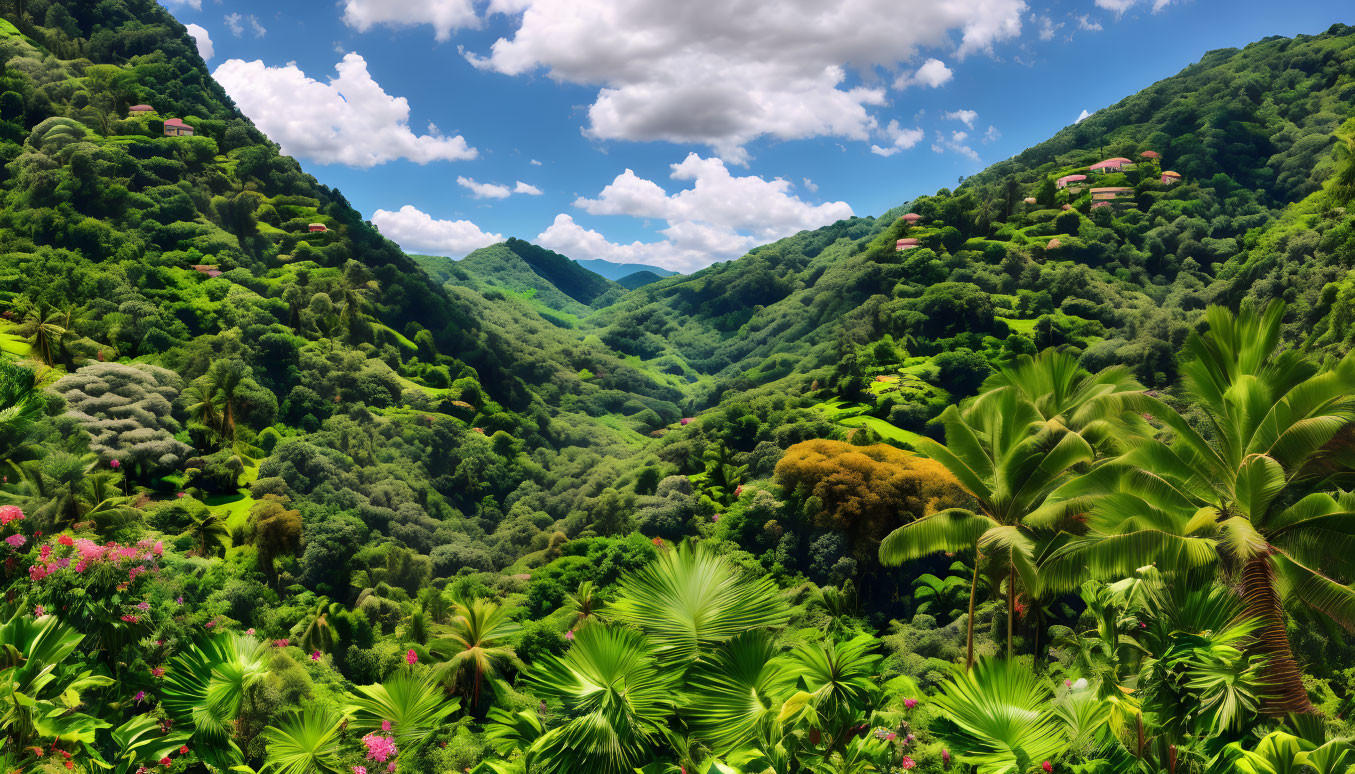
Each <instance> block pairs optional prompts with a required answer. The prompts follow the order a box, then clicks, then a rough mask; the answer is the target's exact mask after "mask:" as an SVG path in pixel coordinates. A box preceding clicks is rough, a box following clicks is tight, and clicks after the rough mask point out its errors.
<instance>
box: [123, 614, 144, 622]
mask: <svg viewBox="0 0 1355 774" xmlns="http://www.w3.org/2000/svg"><path fill="white" fill-rule="evenodd" d="M122 620H123V622H124V623H136V622H137V621H140V620H141V619H140V618H137V617H136V616H134V615H124V616H123V617H122Z"/></svg>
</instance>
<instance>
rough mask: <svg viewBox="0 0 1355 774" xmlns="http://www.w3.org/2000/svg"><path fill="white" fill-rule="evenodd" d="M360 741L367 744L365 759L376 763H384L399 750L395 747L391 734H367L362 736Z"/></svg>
mask: <svg viewBox="0 0 1355 774" xmlns="http://www.w3.org/2000/svg"><path fill="white" fill-rule="evenodd" d="M362 743H363V744H364V745H366V746H367V759H368V760H372V761H376V762H377V763H385V762H386V760H387V759H388V758H394V757H395V756H396V754H398V752H399V751H398V750H396V749H395V737H392V736H379V735H377V734H368V735H366V736H364V737H362Z"/></svg>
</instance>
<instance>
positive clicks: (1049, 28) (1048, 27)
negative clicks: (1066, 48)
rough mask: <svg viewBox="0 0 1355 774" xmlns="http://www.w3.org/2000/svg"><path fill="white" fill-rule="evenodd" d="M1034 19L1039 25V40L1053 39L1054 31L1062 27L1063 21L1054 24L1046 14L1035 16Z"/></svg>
mask: <svg viewBox="0 0 1355 774" xmlns="http://www.w3.org/2000/svg"><path fill="white" fill-rule="evenodd" d="M1035 21H1036V22H1038V23H1039V25H1040V29H1039V32H1038V34H1039V36H1040V40H1053V39H1054V35H1055V33H1057V32H1058V31H1059V30H1060V29H1062V28H1063V22H1059V23H1058V24H1055V23H1054V20H1053V19H1051V18H1049V17H1048V16H1036V17H1035Z"/></svg>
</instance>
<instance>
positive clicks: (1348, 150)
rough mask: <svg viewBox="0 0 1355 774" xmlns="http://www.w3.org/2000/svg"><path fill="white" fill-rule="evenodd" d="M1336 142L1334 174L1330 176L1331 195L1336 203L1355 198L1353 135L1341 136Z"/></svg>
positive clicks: (1354, 139) (1346, 201) (1354, 142)
mask: <svg viewBox="0 0 1355 774" xmlns="http://www.w3.org/2000/svg"><path fill="white" fill-rule="evenodd" d="M1337 139H1338V140H1339V142H1338V143H1337V144H1336V162H1337V165H1338V166H1337V169H1336V174H1335V175H1333V176H1332V181H1331V197H1332V199H1333V200H1335V202H1336V203H1337V204H1338V205H1344V204H1348V203H1349V202H1350V200H1351V199H1355V137H1341V136H1340V135H1337Z"/></svg>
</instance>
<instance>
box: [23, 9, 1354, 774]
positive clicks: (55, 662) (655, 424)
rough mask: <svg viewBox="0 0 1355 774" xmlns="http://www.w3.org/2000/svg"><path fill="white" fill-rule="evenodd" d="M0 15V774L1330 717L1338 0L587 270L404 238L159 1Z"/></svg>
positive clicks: (558, 760)
mask: <svg viewBox="0 0 1355 774" xmlns="http://www.w3.org/2000/svg"><path fill="white" fill-rule="evenodd" d="M0 16H3V19H4V21H0V63H3V69H0V162H3V166H2V167H0V301H3V305H0V351H3V353H4V356H3V357H0V462H2V463H3V464H4V466H5V469H6V474H5V475H4V476H0V479H3V480H0V536H3V539H2V540H0V552H3V556H4V561H3V563H0V572H3V574H4V579H5V594H4V595H3V599H2V600H0V612H3V616H0V618H2V619H3V620H0V644H3V646H4V647H3V648H0V650H3V651H4V653H5V654H6V655H5V656H4V657H3V658H0V678H2V679H0V683H3V684H4V685H6V686H8V687H9V689H8V691H6V692H3V695H0V717H3V718H5V721H4V722H3V723H0V742H3V743H0V768H3V769H4V770H5V771H11V770H23V771H49V770H50V771H79V772H94V771H107V770H114V771H116V772H119V773H120V774H132V773H133V772H144V771H149V770H152V769H154V768H156V767H167V768H168V770H185V771H199V770H204V769H210V770H216V771H255V770H259V771H262V770H269V771H287V772H293V774H303V772H304V773H305V774H309V773H310V772H312V771H354V772H358V774H362V773H363V772H365V771H366V770H367V767H371V768H372V769H373V771H375V770H377V768H378V767H379V766H385V767H387V769H388V770H389V771H393V772H396V774H400V773H401V772H404V773H405V774H409V773H410V772H425V771H429V772H432V771H436V772H442V771H463V772H464V771H472V772H474V774H491V772H492V774H538V773H539V772H606V774H628V773H629V772H633V771H642V772H645V773H646V774H672V773H673V772H679V771H688V772H701V773H702V774H710V772H719V773H720V774H729V772H735V774H754V773H756V774H766V772H768V771H771V772H775V773H776V774H830V772H831V773H833V774H837V773H838V772H842V771H869V770H883V771H888V770H913V769H916V770H918V771H925V772H929V773H931V774H936V773H937V772H942V771H951V770H956V768H957V767H965V766H978V767H981V770H984V771H989V770H991V771H999V770H1000V771H1022V772H1026V771H1036V770H1041V771H1065V770H1066V771H1086V772H1115V773H1116V774H1119V772H1125V771H1143V772H1149V771H1153V772H1157V771H1165V770H1175V771H1187V770H1189V771H1202V772H1203V771H1232V770H1241V769H1240V768H1238V767H1239V766H1241V765H1243V763H1244V762H1245V763H1251V764H1256V761H1257V760H1258V759H1259V760H1263V761H1264V762H1265V765H1266V766H1269V767H1270V768H1269V770H1277V771H1278V770H1296V769H1297V768H1298V767H1299V766H1300V765H1303V763H1304V761H1310V762H1311V761H1337V762H1338V763H1339V761H1341V760H1343V758H1342V757H1341V756H1348V755H1351V754H1355V748H1351V746H1350V743H1349V742H1348V741H1346V740H1347V739H1349V738H1352V737H1355V726H1352V724H1351V721H1350V720H1349V719H1348V718H1349V707H1350V705H1351V702H1352V701H1355V684H1353V683H1352V679H1351V675H1350V671H1349V666H1350V664H1352V663H1355V646H1352V645H1351V644H1350V638H1349V637H1348V635H1346V634H1345V633H1343V632H1342V630H1340V629H1338V628H1337V627H1339V626H1344V627H1351V626H1355V591H1352V590H1351V587H1350V586H1349V584H1350V583H1351V582H1352V581H1353V580H1355V565H1352V562H1351V560H1350V557H1351V555H1352V554H1351V550H1352V545H1351V541H1350V539H1349V535H1351V534H1355V526H1352V517H1351V514H1352V513H1355V502H1352V500H1351V496H1350V495H1348V494H1345V493H1344V492H1343V491H1340V490H1338V489H1336V487H1337V485H1339V484H1344V483H1346V482H1347V481H1348V480H1349V479H1350V471H1349V467H1350V465H1349V463H1348V457H1349V455H1348V451H1347V446H1348V443H1347V441H1348V438H1349V432H1350V428H1351V423H1350V417H1351V416H1355V413H1352V412H1355V405H1352V404H1351V398H1350V396H1352V395H1355V358H1348V357H1347V356H1348V355H1349V352H1350V350H1351V344H1352V341H1353V340H1355V334H1353V333H1352V330H1353V329H1352V325H1351V323H1352V321H1355V277H1352V274H1351V271H1350V270H1351V267H1352V266H1355V212H1352V210H1351V206H1352V205H1351V203H1352V201H1355V118H1352V116H1353V115H1355V29H1352V28H1350V27H1345V26H1341V25H1337V26H1335V27H1333V28H1332V29H1331V30H1329V31H1328V32H1327V33H1325V34H1322V35H1317V36H1308V37H1299V38H1295V39H1270V40H1266V41H1261V42H1259V43H1256V44H1253V45H1252V46H1249V47H1247V48H1246V49H1244V50H1241V51H1222V52H1211V53H1209V54H1207V55H1206V56H1205V57H1204V59H1203V60H1202V61H1201V62H1200V63H1199V64H1197V65H1194V66H1192V67H1190V68H1187V69H1186V70H1185V71H1183V72H1182V73H1181V74H1180V75H1178V76H1174V77H1173V78H1169V79H1166V80H1164V81H1162V82H1161V83H1158V84H1155V85H1153V86H1151V87H1150V88H1148V89H1147V90H1145V91H1144V92H1142V93H1141V94H1138V95H1135V96H1133V97H1129V98H1127V99H1125V100H1124V101H1122V102H1121V103H1119V104H1117V105H1114V106H1112V107H1110V108H1106V109H1105V110H1102V111H1100V112H1098V113H1097V114H1096V115H1095V116H1093V117H1091V118H1089V119H1088V120H1087V121H1084V122H1083V123H1081V124H1078V125H1076V126H1073V127H1069V128H1067V129H1065V130H1064V131H1062V132H1060V133H1059V134H1058V135H1056V136H1055V137H1054V138H1052V139H1051V140H1050V141H1048V142H1046V143H1043V144H1041V145H1038V146H1036V147H1034V148H1032V149H1030V150H1028V151H1026V152H1025V153H1023V154H1021V155H1019V156H1018V157H1016V158H1014V159H1011V160H1009V161H1005V162H1002V163H1000V164H998V165H995V166H994V167H993V168H991V169H989V170H987V171H985V172H983V173H981V174H979V175H976V176H975V177H973V178H971V179H969V180H966V181H964V182H963V184H961V185H960V186H959V187H958V188H956V189H955V190H953V191H952V190H942V191H939V192H937V193H936V194H935V195H933V196H926V197H921V198H919V199H917V200H916V201H913V202H911V203H909V204H907V205H906V206H900V207H898V208H896V209H895V210H892V211H890V212H887V213H884V214H882V215H881V216H879V217H866V218H853V219H850V220H845V221H841V222H838V223H835V224H832V225H830V226H826V227H824V228H821V229H817V230H813V231H806V232H802V233H799V234H796V235H794V236H792V237H789V238H787V239H783V240H780V241H778V242H776V243H774V244H770V245H765V246H762V247H759V248H757V249H755V250H753V251H752V252H751V253H750V254H749V255H747V256H745V257H743V258H740V259H739V260H736V261H730V262H727V263H722V264H717V265H715V266H712V267H710V268H708V269H706V270H703V271H701V272H697V273H695V274H693V275H690V276H671V277H665V278H662V279H657V280H654V281H649V282H646V283H645V284H642V285H639V286H638V287H635V288H634V289H630V290H628V289H627V287H626V285H627V284H632V283H626V282H620V283H618V282H614V281H612V280H610V279H607V278H604V277H602V276H599V275H598V274H595V273H593V272H591V271H588V270H587V269H585V268H581V267H580V266H579V265H577V264H575V263H573V262H572V261H570V260H568V258H566V257H565V256H560V255H558V254H555V253H552V252H550V251H548V250H545V249H543V248H540V247H538V246H535V245H531V244H529V243H527V242H524V241H521V240H509V241H508V242H506V243H504V244H500V245H495V246H492V247H490V248H486V249H485V250H482V251H479V252H477V253H475V254H473V255H472V256H470V257H468V258H467V259H466V260H465V261H462V262H459V263H458V262H451V261H447V260H445V259H439V258H432V257H427V256H414V257H411V256H407V255H405V254H403V253H402V252H401V251H400V250H399V249H398V248H397V247H396V246H395V245H393V244H392V243H390V242H389V241H388V240H386V239H384V238H382V237H381V236H380V234H378V233H377V232H376V230H375V229H374V228H373V227H372V226H371V225H370V224H368V223H366V222H364V221H363V220H362V218H361V216H360V215H359V214H358V213H356V212H355V211H353V209H352V208H351V207H350V206H349V205H348V204H347V203H346V202H345V200H344V199H343V198H342V196H341V195H340V194H339V193H338V192H336V191H333V190H330V189H328V188H326V187H324V186H322V185H320V184H318V183H317V182H316V181H315V179H314V178H312V177H310V176H309V175H307V174H305V173H304V172H303V171H302V169H301V168H300V166H299V165H298V164H297V163H296V162H295V161H294V160H292V159H290V158H287V157H285V156H281V155H280V154H279V152H278V148H277V146H275V145H273V144H272V143H271V142H269V141H268V140H267V138H265V137H263V136H262V135H261V134H260V133H259V132H258V131H257V130H256V129H255V128H254V127H253V126H252V124H251V123H250V122H249V121H248V120H247V119H246V118H245V117H243V116H242V115H241V114H240V113H239V112H238V111H237V110H236V109H235V108H234V106H233V105H232V104H231V103H230V100H229V99H228V98H227V97H226V95H225V94H224V93H223V92H222V91H221V89H220V88H219V87H218V86H217V85H216V84H215V83H214V82H213V81H212V80H211V78H210V77H209V76H208V74H207V71H206V68H205V66H204V64H203V62H202V61H201V60H200V59H199V58H198V56H197V55H196V54H195V53H194V48H193V46H192V44H191V42H189V39H188V38H187V36H186V34H185V30H184V28H183V27H181V26H180V25H179V24H178V23H177V22H176V21H174V19H173V18H172V17H170V16H169V14H168V13H166V12H165V10H164V9H163V8H161V7H160V6H159V5H158V4H156V3H154V2H151V0H102V2H99V3H97V4H95V3H85V2H73V1H65V2H63V1H60V0H24V2H14V3H0ZM140 106H149V110H142V109H139V110H133V108H135V107H140ZM173 119H178V120H180V121H182V122H183V123H184V124H187V125H189V126H191V127H192V128H193V133H192V135H191V136H177V133H178V132H181V131H182V130H180V129H176V128H175V127H177V126H178V124H175V123H168V122H170V121H172V120H173ZM166 126H168V127H170V130H169V133H168V134H167V133H166ZM623 279H624V278H623ZM645 279H646V280H648V279H652V278H651V277H646V278H645ZM1276 300H1283V301H1287V302H1288V305H1287V306H1283V307H1282V306H1280V305H1268V304H1269V302H1272V301H1276ZM1244 301H1245V302H1247V303H1246V304H1242V302H1244ZM1211 303H1222V304H1226V305H1229V306H1239V305H1241V309H1242V311H1240V312H1238V313H1236V314H1234V313H1231V312H1226V311H1224V310H1222V309H1217V308H1216V309H1214V310H1212V311H1211V312H1210V313H1209V317H1208V318H1207V319H1205V318H1204V317H1203V310H1204V309H1205V307H1206V306H1207V305H1209V304H1211ZM1262 309H1264V310H1265V311H1264V312H1261V311H1259V310H1262ZM1192 334H1197V335H1194V336H1192ZM1036 353H1041V354H1039V355H1038V357H1035V358H1032V357H1029V356H1032V355H1036ZM1324 368H1325V370H1324ZM1183 374H1184V376H1186V377H1189V378H1188V379H1187V378H1183ZM1187 387H1189V388H1191V389H1186V388H1187ZM976 394H980V397H979V398H977V399H973V400H971V398H972V397H973V396H975V395H976ZM1239 406H1240V408H1239ZM1261 417H1264V418H1265V420H1264V421H1262V420H1261V419H1260V418H1261ZM1012 439H1015V440H1012ZM937 440H944V441H945V442H946V444H947V445H946V446H941V445H939V444H938V443H936V441H937ZM1002 444H1010V446H1003V447H1002V448H997V447H998V446H1000V445H1002ZM1241 450H1247V452H1248V453H1246V454H1243V453H1242V451H1241ZM914 452H924V454H918V453H914ZM1065 486H1066V487H1067V488H1066V489H1065V488H1064V487H1065ZM900 564H906V567H904V568H899V567H896V566H895V565H900ZM1324 573H1325V574H1324ZM1239 622H1243V623H1239ZM1002 654H1005V655H1006V658H1005V659H1002V658H999V657H1000V656H1001V655H1002ZM971 663H973V664H974V665H975V667H974V669H973V670H965V669H957V668H956V665H965V666H968V665H969V664H971ZM599 697H602V698H599ZM749 697H754V700H753V701H750V700H749ZM994 706H997V707H1004V708H1014V709H1013V711H1012V712H1010V713H1007V714H1004V715H1002V716H1001V717H993V716H989V715H987V714H985V713H987V712H988V710H989V709H990V708H991V707H994ZM1290 712H1296V713H1299V717H1297V719H1290V718H1288V717H1287V716H1288V714H1289V713H1290ZM1018 716H1019V717H1018ZM1013 717H1016V718H1017V720H1012V718H1013ZM1009 721H1010V722H1009ZM1328 740H1330V741H1328ZM1319 746H1320V747H1319ZM1267 756H1269V757H1267ZM1178 762H1179V763H1181V767H1180V768H1175V767H1176V766H1177V764H1178ZM1256 765H1257V770H1261V768H1260V764H1256ZM1332 765H1333V767H1334V766H1336V764H1335V763H1333V764H1332ZM175 767H177V769H176V768H175ZM265 767H266V769H265ZM1333 770H1339V769H1335V768H1333Z"/></svg>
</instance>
